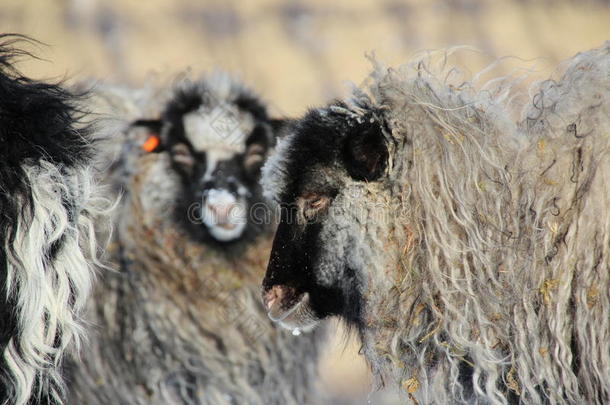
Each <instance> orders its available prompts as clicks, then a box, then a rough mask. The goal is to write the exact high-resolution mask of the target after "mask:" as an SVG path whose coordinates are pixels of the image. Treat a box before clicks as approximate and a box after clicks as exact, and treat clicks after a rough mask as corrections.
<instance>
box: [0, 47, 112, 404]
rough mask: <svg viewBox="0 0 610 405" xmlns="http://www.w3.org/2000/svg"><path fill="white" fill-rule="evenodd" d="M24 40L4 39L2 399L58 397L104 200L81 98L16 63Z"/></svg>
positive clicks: (78, 336)
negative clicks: (28, 74)
mask: <svg viewBox="0 0 610 405" xmlns="http://www.w3.org/2000/svg"><path fill="white" fill-rule="evenodd" d="M23 40H24V38H22V37H19V36H10V35H2V36H1V37H0V41H2V44H0V238H1V241H2V246H1V247H0V403H2V404H10V405H24V404H54V405H59V404H63V403H64V402H63V398H64V396H65V387H64V382H63V378H62V375H61V364H62V360H63V357H64V354H65V353H66V352H71V351H75V350H76V349H77V348H78V346H79V345H80V343H81V341H82V339H83V324H82V322H81V312H82V309H83V307H84V306H85V302H86V300H87V298H88V296H89V293H90V290H91V285H92V280H93V275H94V271H93V268H92V266H91V265H92V264H93V263H95V262H96V259H95V258H96V245H95V238H94V237H93V227H92V218H94V217H96V216H97V215H98V214H99V213H100V207H101V205H100V202H102V199H100V198H99V197H97V196H96V187H95V183H94V181H93V173H92V170H91V166H92V163H91V157H92V155H93V151H92V138H91V137H92V132H91V130H90V129H88V127H87V126H86V125H84V124H81V123H79V120H80V119H81V118H82V114H81V113H80V112H79V109H78V107H77V102H78V100H77V98H76V97H74V96H73V95H72V94H70V93H69V92H67V91H65V90H64V89H62V88H61V87H59V86H57V85H54V84H47V83H43V82H40V81H35V80H31V79H29V78H27V77H25V76H23V75H22V74H20V73H19V72H18V71H17V70H16V69H15V68H14V63H15V59H16V58H19V57H22V56H27V55H28V54H27V53H26V52H23V51H20V50H18V49H16V48H15V45H16V44H18V43H19V42H20V41H23Z"/></svg>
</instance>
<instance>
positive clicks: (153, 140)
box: [142, 134, 159, 152]
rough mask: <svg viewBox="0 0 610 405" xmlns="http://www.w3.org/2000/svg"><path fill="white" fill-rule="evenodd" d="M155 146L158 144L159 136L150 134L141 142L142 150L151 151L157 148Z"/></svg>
mask: <svg viewBox="0 0 610 405" xmlns="http://www.w3.org/2000/svg"><path fill="white" fill-rule="evenodd" d="M157 146H159V137H158V136H157V135H154V134H151V135H150V136H149V137H148V138H147V139H146V141H144V143H143V144H142V149H143V150H144V152H152V151H154V150H155V149H157Z"/></svg>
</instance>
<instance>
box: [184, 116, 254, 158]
mask: <svg viewBox="0 0 610 405" xmlns="http://www.w3.org/2000/svg"><path fill="white" fill-rule="evenodd" d="M182 124H183V126H184V132H185V135H186V138H187V139H188V140H189V142H190V143H191V145H193V148H194V149H195V150H196V151H198V152H203V151H206V150H208V149H211V148H214V149H225V150H227V151H232V152H233V153H244V152H245V149H246V142H245V140H246V136H248V135H249V134H250V133H251V132H252V130H253V129H254V119H253V118H252V116H251V115H250V114H245V113H243V112H240V111H239V110H238V109H237V108H236V107H235V106H232V105H228V104H223V105H219V106H216V107H214V108H209V107H204V106H202V107H200V108H199V109H197V110H195V111H192V112H190V113H188V114H185V115H184V117H183V118H182Z"/></svg>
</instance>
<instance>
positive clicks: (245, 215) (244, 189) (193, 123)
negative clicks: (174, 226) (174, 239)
mask: <svg viewBox="0 0 610 405" xmlns="http://www.w3.org/2000/svg"><path fill="white" fill-rule="evenodd" d="M158 127H159V128H160V135H161V150H162V151H164V152H166V153H168V154H169V155H170V157H171V162H172V168H173V169H174V171H175V172H176V174H177V175H178V176H179V178H180V181H181V183H182V186H183V187H182V195H181V196H180V197H179V202H178V206H177V212H176V215H177V220H178V221H180V222H181V223H182V224H184V226H185V228H186V229H187V230H188V231H189V233H190V234H191V235H192V236H193V238H195V239H197V240H202V241H211V242H219V243H232V242H238V241H242V240H245V239H249V238H251V237H253V236H255V235H257V234H258V233H260V232H261V231H262V230H263V229H265V225H267V224H268V223H269V222H270V221H269V215H268V210H267V208H266V206H265V205H264V204H262V201H263V200H262V192H261V188H260V185H259V184H258V181H259V177H260V170H261V166H262V164H263V162H264V160H265V159H266V156H267V153H268V151H269V149H270V148H271V147H272V146H273V142H274V138H273V132H272V129H271V122H270V120H268V119H267V116H266V112H265V109H264V107H263V106H262V105H261V104H260V103H259V102H258V100H257V99H255V98H254V96H252V95H250V94H249V93H247V92H246V91H245V90H243V89H235V88H233V89H232V90H231V91H229V92H228V94H224V95H223V94H222V92H221V91H219V90H218V89H216V88H215V87H214V86H209V83H206V82H200V83H197V84H195V85H189V86H186V87H184V88H182V89H180V90H179V91H178V92H177V93H176V95H175V96H174V99H173V100H172V101H170V103H169V104H168V106H167V108H166V111H165V113H164V116H163V119H162V121H161V122H160V123H159V124H158ZM251 211H255V212H256V213H257V215H258V216H251V215H249V214H250V212H251Z"/></svg>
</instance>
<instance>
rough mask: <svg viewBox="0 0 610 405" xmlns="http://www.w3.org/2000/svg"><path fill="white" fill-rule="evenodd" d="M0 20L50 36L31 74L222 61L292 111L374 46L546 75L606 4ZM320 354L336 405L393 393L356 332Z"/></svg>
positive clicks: (314, 4) (586, 0) (245, 8)
mask: <svg viewBox="0 0 610 405" xmlns="http://www.w3.org/2000/svg"><path fill="white" fill-rule="evenodd" d="M0 27H2V31H3V32H16V33H21V34H26V35H28V36H31V37H33V38H35V39H37V40H40V41H42V42H44V43H45V44H46V46H40V47H35V49H30V50H31V51H32V52H34V53H35V54H36V55H38V56H39V57H41V58H43V59H44V60H38V61H30V60H28V61H24V63H22V64H21V65H20V67H21V69H22V70H23V71H24V72H26V73H27V74H29V75H31V76H33V77H35V78H41V79H55V80H58V79H67V80H68V82H70V81H76V80H82V79H86V78H94V79H97V80H103V81H110V82H124V83H128V84H132V85H141V84H144V83H147V82H149V81H151V80H152V81H158V80H168V81H171V80H172V79H171V78H172V77H174V78H175V77H176V76H177V75H178V74H180V73H181V72H185V71H190V72H192V73H193V74H196V75H197V74H199V73H203V72H210V71H213V70H215V69H223V70H227V71H229V72H231V73H233V74H235V75H236V76H238V77H240V78H242V79H243V80H244V81H245V82H247V83H248V84H250V85H251V86H252V87H253V88H254V89H256V90H257V91H258V92H259V93H260V94H261V95H262V97H263V98H264V99H265V100H266V101H268V102H269V103H270V104H271V106H272V113H274V114H276V115H288V116H294V115H298V114H301V113H303V112H304V110H305V109H306V108H307V107H309V106H313V105H318V104H321V103H324V102H325V101H326V100H328V99H329V98H332V97H337V96H341V95H342V94H345V92H346V91H347V89H348V86H347V85H346V84H347V83H348V82H353V83H360V82H362V81H363V79H364V78H365V76H366V74H367V73H368V71H369V70H370V67H371V65H370V62H369V61H368V60H367V59H366V57H365V55H366V54H371V53H372V52H374V53H375V55H376V57H377V58H378V59H379V60H381V61H383V62H385V63H386V64H388V65H398V64H400V63H402V62H405V61H408V60H409V58H410V56H411V55H413V54H414V53H415V52H416V51H421V50H425V49H438V48H442V47H448V46H454V45H470V46H473V47H475V48H477V49H479V50H480V51H482V53H481V54H477V53H468V54H467V60H463V61H461V62H463V63H464V65H466V66H468V67H469V68H470V69H473V70H476V69H478V68H481V67H482V66H483V64H486V63H487V62H488V61H489V60H493V59H494V58H497V57H501V56H507V55H510V56H514V57H518V58H522V59H524V60H530V61H531V60H533V61H534V62H535V66H536V69H537V70H538V72H540V77H544V76H545V75H548V71H549V70H551V69H552V68H553V67H554V66H556V65H557V63H558V62H559V61H561V60H563V59H565V58H568V57H570V56H572V55H573V54H575V53H576V52H578V51H582V50H586V49H588V48H592V47H596V46H599V45H601V44H602V43H603V42H604V41H605V40H607V39H610V0H572V1H567V0H430V1H426V0H369V1H367V0H335V1H332V2H331V1H325V0H292V1H289V0H229V1H209V0H103V1H102V0H46V1H35V0H0ZM327 350H328V353H327V355H326V356H324V359H323V362H322V365H321V374H322V381H323V383H322V388H323V389H324V390H326V391H327V392H329V393H331V394H332V395H333V396H334V397H335V398H336V401H337V404H341V403H343V402H344V401H348V402H345V403H354V401H355V402H356V403H363V404H367V403H372V404H375V403H379V404H381V403H384V404H386V403H391V402H392V401H394V400H392V399H387V398H386V399H381V397H382V396H385V397H387V396H388V395H390V394H384V393H373V394H371V391H372V385H371V381H370V378H369V376H368V374H367V368H366V366H365V365H364V363H363V362H362V360H361V358H360V356H359V355H358V354H357V351H358V344H357V342H356V339H351V340H349V339H347V338H346V337H345V335H344V333H342V332H341V331H339V332H338V333H336V334H335V338H334V339H333V340H331V342H330V343H329V346H328V349H327ZM390 397H391V395H390ZM403 399H404V397H403ZM405 401H406V400H405Z"/></svg>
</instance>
